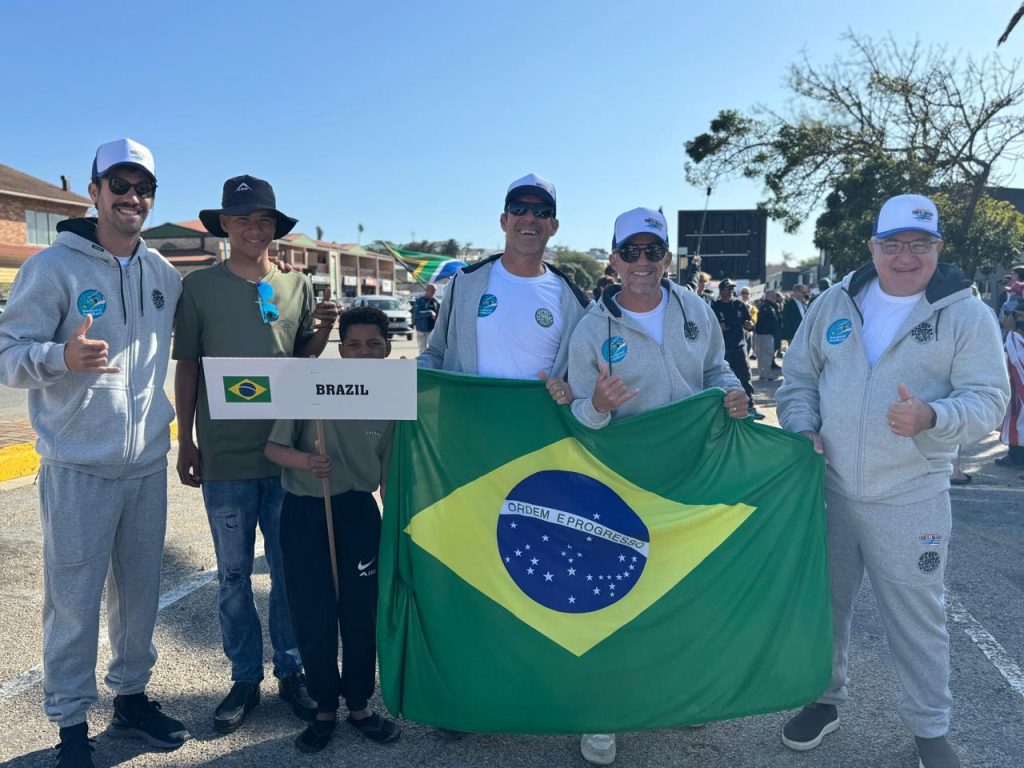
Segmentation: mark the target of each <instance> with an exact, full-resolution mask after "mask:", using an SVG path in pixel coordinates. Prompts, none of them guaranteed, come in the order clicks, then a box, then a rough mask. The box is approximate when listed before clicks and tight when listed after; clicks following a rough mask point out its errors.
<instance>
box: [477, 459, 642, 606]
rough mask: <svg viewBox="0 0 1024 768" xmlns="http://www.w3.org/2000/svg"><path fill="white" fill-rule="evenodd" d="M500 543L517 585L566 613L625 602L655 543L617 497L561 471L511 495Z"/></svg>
mask: <svg viewBox="0 0 1024 768" xmlns="http://www.w3.org/2000/svg"><path fill="white" fill-rule="evenodd" d="M497 538H498V551H499V552H500V554H501V561H502V563H503V564H504V566H505V570H506V571H508V575H509V576H511V577H512V580H513V581H514V582H515V583H516V586H517V587H519V589H521V590H522V591H523V593H524V594H526V595H527V596H528V597H529V598H530V599H531V600H533V601H534V602H537V603H540V604H541V605H543V606H544V607H546V608H550V609H552V610H555V611H559V612H561V613H590V612H591V611H599V610H601V609H602V608H607V607H608V606H610V605H613V604H614V603H616V602H618V601H619V600H621V599H622V598H623V597H625V596H626V595H627V594H628V593H629V591H630V590H632V589H633V587H634V585H636V583H637V582H638V581H639V580H640V574H642V573H643V571H644V566H645V565H646V564H647V556H648V554H649V550H650V543H651V535H650V533H649V532H648V530H647V526H646V525H644V523H643V520H641V519H640V516H639V515H637V513H636V512H635V511H633V509H632V508H630V506H629V505H628V504H627V503H626V502H625V501H623V500H622V498H621V497H620V496H619V495H618V494H617V493H615V491H613V490H612V489H611V488H609V487H608V486H607V485H605V484H604V483H602V482H599V481H598V480H595V479H594V478H592V477H588V476H587V475H583V474H580V473H578V472H568V471H564V470H545V471H542V472H537V473H535V474H532V475H530V476H528V477H526V478H523V480H521V481H520V482H519V483H517V484H516V486H515V488H513V489H512V490H511V491H509V493H508V496H507V497H506V498H505V500H504V501H503V502H502V505H501V514H500V515H499V516H498V530H497Z"/></svg>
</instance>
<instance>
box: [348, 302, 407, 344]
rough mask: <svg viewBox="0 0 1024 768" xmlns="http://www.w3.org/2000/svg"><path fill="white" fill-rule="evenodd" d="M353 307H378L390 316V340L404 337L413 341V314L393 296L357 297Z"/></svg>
mask: <svg viewBox="0 0 1024 768" xmlns="http://www.w3.org/2000/svg"><path fill="white" fill-rule="evenodd" d="M352 306H353V307H376V308H377V309H379V310H381V311H382V312H384V314H385V315H387V316H388V338H389V339H390V338H391V337H392V336H402V335H404V336H405V338H406V339H407V340H409V341H412V312H410V311H409V308H408V306H406V305H405V304H404V303H403V302H401V301H399V300H398V299H396V298H393V297H392V296H356V297H355V298H354V299H353V300H352Z"/></svg>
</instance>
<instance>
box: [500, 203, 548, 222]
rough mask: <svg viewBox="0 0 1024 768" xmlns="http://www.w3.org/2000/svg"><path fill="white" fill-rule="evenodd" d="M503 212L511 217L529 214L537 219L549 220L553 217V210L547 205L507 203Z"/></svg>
mask: <svg viewBox="0 0 1024 768" xmlns="http://www.w3.org/2000/svg"><path fill="white" fill-rule="evenodd" d="M505 210H506V211H508V212H509V213H511V214H512V215H513V216H525V215H526V214H527V212H530V213H532V214H533V215H534V216H536V217H537V218H538V219H550V218H552V217H553V216H554V215H555V209H554V208H552V207H551V206H550V205H548V204H547V203H509V204H508V208H506V209H505Z"/></svg>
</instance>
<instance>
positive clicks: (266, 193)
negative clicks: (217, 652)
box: [174, 176, 338, 733]
mask: <svg viewBox="0 0 1024 768" xmlns="http://www.w3.org/2000/svg"><path fill="white" fill-rule="evenodd" d="M199 218H200V220H201V221H202V222H203V225H204V226H205V227H206V229H207V230H208V231H209V232H210V234H213V235H216V236H218V237H226V238H227V239H228V243H229V245H230V247H231V256H230V258H229V259H228V260H227V261H224V262H222V263H220V264H217V265H215V266H212V267H209V268H208V269H204V270H200V271H197V272H192V273H191V274H189V275H188V276H186V277H185V280H184V285H183V290H182V296H181V301H180V302H179V305H178V314H177V319H176V321H175V334H174V359H175V360H177V361H178V364H177V370H176V372H175V381H174V395H175V407H176V410H177V414H178V476H179V478H180V480H181V482H182V483H184V484H185V485H190V486H195V487H200V486H201V487H202V489H203V501H204V502H205V504H206V513H207V516H208V518H209V521H210V530H211V532H212V534H213V543H214V549H215V551H216V553H217V579H218V582H219V584H220V593H219V603H220V629H221V637H222V639H223V643H224V653H225V655H226V656H227V657H228V659H229V660H230V661H231V680H232V686H231V690H230V691H229V692H228V695H227V696H226V698H225V699H224V700H223V701H222V702H221V703H220V705H219V706H218V707H217V709H216V711H215V712H214V719H213V725H214V728H215V729H216V730H217V731H218V732H220V733H230V732H232V731H234V730H236V729H237V728H239V727H240V726H241V725H242V723H243V722H245V719H246V717H247V716H248V714H249V712H250V711H251V710H252V709H253V707H255V706H256V705H257V704H258V703H259V700H260V682H261V681H262V680H263V632H262V628H261V624H260V617H259V613H258V612H257V610H256V603H255V602H254V600H253V593H252V580H251V576H252V567H253V557H254V546H255V539H256V527H257V525H258V526H259V528H260V530H261V531H262V532H263V544H264V551H265V552H266V556H267V564H268V565H269V566H270V616H269V623H270V641H271V645H272V646H273V665H274V676H275V677H276V678H277V679H278V694H279V696H280V698H281V699H283V700H284V701H285V702H287V703H288V704H289V705H290V706H291V708H292V711H293V712H294V713H295V714H296V716H298V717H301V718H303V719H305V720H311V719H312V718H313V717H314V715H315V714H316V704H315V702H314V701H313V700H312V699H311V698H310V697H309V694H308V693H307V691H306V684H305V679H304V677H303V674H302V663H301V660H300V658H299V652H298V649H297V647H296V640H295V633H294V630H293V629H292V622H291V617H290V614H289V610H288V598H287V594H286V592H285V588H284V571H283V565H282V559H281V544H280V538H279V531H280V522H281V505H282V502H283V501H284V493H285V492H284V489H283V488H282V487H281V481H280V467H278V466H277V465H275V464H273V463H272V462H270V461H269V460H267V459H266V457H265V456H264V455H263V450H264V447H265V446H266V444H267V438H268V436H269V435H270V429H271V427H273V426H274V424H273V421H265V420H264V421H258V420H253V421H242V420H232V421H218V422H217V423H216V424H214V423H213V422H212V421H211V418H210V405H209V402H208V400H207V393H206V382H205V380H204V378H203V377H201V376H200V374H199V369H200V362H201V360H202V358H203V357H204V356H210V357H311V356H312V357H316V356H319V355H320V353H321V352H323V350H324V347H325V346H326V345H327V340H328V337H329V336H330V333H331V328H332V327H333V326H334V322H335V320H337V318H338V307H337V305H336V304H335V303H334V302H333V301H331V299H330V293H329V292H328V293H326V294H325V296H324V300H323V301H321V302H320V303H318V304H315V299H314V293H313V285H312V283H311V282H310V281H309V278H308V277H307V276H306V275H304V274H302V273H301V272H287V273H286V272H282V271H280V270H279V269H277V267H276V266H275V265H274V264H273V263H271V261H270V255H269V254H270V245H271V243H272V242H273V241H274V240H277V239H280V238H282V237H284V236H285V235H286V234H288V233H289V232H290V231H291V230H292V228H293V227H294V226H295V225H296V223H297V221H296V220H295V219H293V218H291V217H289V216H286V215H285V214H283V213H281V211H279V210H278V209H277V202H276V198H275V196H274V190H273V187H271V186H270V184H269V183H267V182H266V181H264V180H263V179H258V178H256V177H254V176H236V177H234V178H231V179H228V180H227V181H226V182H225V183H224V190H223V196H222V204H221V207H220V208H218V209H209V210H203V211H200V212H199ZM314 304H315V305H314ZM193 426H195V427H196V432H197V434H198V438H199V444H198V446H197V445H196V442H195V441H194V440H193V437H192V428H193Z"/></svg>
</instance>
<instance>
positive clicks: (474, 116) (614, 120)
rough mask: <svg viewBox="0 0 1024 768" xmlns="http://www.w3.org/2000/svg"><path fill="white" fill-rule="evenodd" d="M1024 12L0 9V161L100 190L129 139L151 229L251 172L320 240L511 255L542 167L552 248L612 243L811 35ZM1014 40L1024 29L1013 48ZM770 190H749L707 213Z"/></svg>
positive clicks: (951, 29) (832, 52) (217, 5)
mask: <svg viewBox="0 0 1024 768" xmlns="http://www.w3.org/2000/svg"><path fill="white" fill-rule="evenodd" d="M1017 5H1018V3H1017V0H1002V1H997V0H976V1H975V2H972V3H969V4H966V3H963V2H962V0H936V2H931V3H909V2H893V1H892V0H887V1H883V0H857V2H854V3H832V2H822V1H821V0H819V1H818V2H797V1H796V0H771V1H769V2H765V1H763V0H762V2H758V3H754V2H748V1H747V0H744V1H743V2H726V1H724V0H719V2H714V1H712V2H699V3H698V2H689V1H688V0H676V1H675V2H672V1H662V0H651V1H650V2H647V3H643V4H639V5H637V4H633V3H625V2H612V1H611V0H591V1H590V2H587V1H584V0H579V1H566V2H558V1H557V0H551V1H550V2H533V3H530V2H501V3H495V2H486V1H485V0H476V1H475V2H454V1H452V2H449V1H446V0H436V1H435V2H432V3H421V2H390V1H388V0H380V1H378V2H359V3H353V2H330V3H328V2H311V1H308V0H289V2H280V1H277V2H269V1H268V0H249V1H248V2H245V3H241V2H233V1H230V2H220V1H219V0H206V2H193V1H192V0H180V1H178V2H150V3H141V4H128V5H124V4H119V5H115V4H113V3H88V4H87V3H83V2H53V1H51V0H5V2H4V8H3V15H2V19H3V26H4V34H3V38H4V43H3V54H2V61H3V64H4V69H5V77H4V91H3V101H2V104H3V113H4V114H3V115H2V118H0V162H2V163H5V164H7V165H11V166H13V167H15V168H17V169H19V170H21V171H24V172H27V173H30V174H32V175H34V176H38V177H40V178H44V179H47V180H49V181H52V182H54V183H59V178H60V176H61V174H68V175H70V176H71V178H72V184H73V188H74V189H75V191H77V192H79V193H83V194H84V193H85V187H86V184H87V181H88V173H89V166H90V163H91V161H92V155H93V153H94V151H95V148H96V146H97V145H98V144H100V143H102V142H104V141H108V140H110V139H113V138H118V137H121V136H130V137H132V138H134V139H136V140H138V141H141V142H142V143H144V144H146V145H148V146H149V147H150V148H151V149H152V150H153V152H154V154H155V156H156V161H157V175H158V178H159V182H160V190H159V192H158V194H157V202H156V208H155V210H154V212H153V214H152V216H151V219H150V223H151V224H156V223H161V222H164V221H177V220H182V219H191V218H195V217H196V213H197V212H198V210H199V209H200V208H214V207H219V204H220V192H221V186H222V184H223V182H224V180H225V179H226V178H228V177H230V176H234V175H238V174H241V173H250V174H253V175H255V176H260V177H262V178H265V179H268V180H269V181H270V182H271V183H272V184H273V185H274V187H275V190H276V191H277V196H278V204H279V207H280V208H281V209H282V210H284V211H285V212H286V213H288V214H289V215H292V216H295V217H296V218H298V219H299V220H300V222H299V227H298V229H299V230H301V231H305V232H307V233H309V234H313V233H314V230H315V227H316V226H317V225H320V226H322V227H323V228H324V230H325V237H326V238H328V239H332V240H337V241H340V242H353V241H355V239H356V226H357V224H359V223H362V224H363V225H364V226H365V228H366V231H365V232H364V233H363V235H362V242H364V243H365V242H368V241H370V240H373V239H377V238H382V239H389V240H394V241H406V240H408V239H410V238H412V236H413V233H415V237H416V239H432V240H440V239H447V238H449V237H454V238H455V239H457V240H459V241H460V242H465V241H470V242H472V243H473V244H474V245H475V246H479V247H487V248H494V249H498V248H499V247H500V246H501V243H502V233H501V230H500V228H499V225H498V216H499V215H500V212H501V206H502V201H503V198H504V191H505V188H506V186H507V185H508V183H509V182H510V181H512V180H513V179H515V178H517V177H519V176H521V175H523V174H525V173H528V172H531V171H533V172H536V173H539V174H541V175H543V176H546V177H547V178H549V179H551V180H552V181H553V182H554V183H555V185H556V187H557V189H558V200H559V220H560V222H561V229H560V230H559V232H558V234H557V235H556V236H555V237H554V238H553V239H552V244H553V245H567V246H570V247H572V248H577V249H584V250H585V249H587V248H591V247H604V248H607V247H608V245H609V241H610V239H611V227H612V222H613V220H614V218H615V216H616V215H618V214H619V213H621V212H622V211H624V210H627V209H629V208H633V207H636V206H638V205H644V206H649V207H658V206H664V208H665V211H666V213H667V214H668V219H669V224H670V229H671V235H672V237H673V243H674V242H675V238H674V236H675V215H674V212H675V211H676V210H678V209H680V208H703V206H704V192H703V190H700V189H696V188H693V187H690V186H688V185H687V184H686V183H685V179H684V178H683V164H684V153H683V143H684V142H685V141H686V140H687V139H689V138H692V137H693V136H694V135H696V134H698V133H700V132H701V131H703V130H705V129H706V128H707V125H708V122H709V120H710V119H711V118H712V117H713V116H714V115H715V114H716V113H717V112H718V111H719V110H720V109H722V108H728V107H733V108H739V109H743V110H746V109H748V108H749V107H751V106H752V105H754V104H758V103H763V104H768V105H772V106H782V105H783V104H784V103H785V100H786V98H787V94H786V91H785V90H784V88H783V82H784V76H785V72H786V68H787V65H788V64H789V63H790V62H792V61H794V60H795V59H796V58H797V57H798V56H799V55H800V53H801V51H802V50H806V52H807V54H808V55H809V56H810V58H811V59H812V60H814V61H816V62H822V63H824V62H830V61H832V60H833V59H835V58H836V57H837V56H838V55H840V54H841V53H842V52H843V51H844V50H845V48H844V46H843V44H842V43H841V41H840V39H839V38H840V35H841V34H842V32H843V31H844V30H846V29H852V30H853V31H855V32H858V33H870V34H873V35H882V34H887V33H891V34H892V35H893V36H894V37H895V38H896V39H897V40H900V41H911V40H913V39H914V38H915V36H916V37H919V38H920V39H921V40H922V42H925V43H934V44H938V45H944V46H947V47H948V48H949V49H950V50H951V51H960V52H964V53H971V54H973V55H975V56H978V57H980V56H984V55H989V54H994V53H995V41H996V38H997V37H998V36H999V34H1000V33H1001V32H1002V30H1003V27H1004V26H1005V24H1006V22H1007V21H1008V19H1009V17H1010V16H1011V15H1012V14H1013V11H1014V10H1015V8H1016V7H1017ZM965 9H969V10H965ZM1020 53H1024V24H1022V26H1021V27H1020V28H1019V29H1017V30H1016V32H1015V34H1014V35H1013V36H1012V37H1011V38H1010V41H1009V43H1008V44H1006V45H1004V46H1002V48H1001V49H1000V52H999V54H998V55H1000V56H1001V57H1002V58H1003V60H1004V61H1007V62H1008V61H1011V60H1012V59H1013V58H1014V57H1015V56H1017V55H1018V54H1020ZM1017 185H1024V178H1020V179H1017ZM760 195H761V189H760V185H759V184H757V183H753V182H742V181H737V182H734V183H729V184H726V185H723V186H722V187H720V188H719V189H717V190H715V192H714V194H713V196H712V203H711V205H712V207H713V208H749V207H753V205H754V204H755V203H756V202H757V200H758V199H760ZM812 228H813V225H812V223H808V224H807V225H805V226H804V227H803V229H802V230H801V232H800V233H799V234H798V235H797V236H795V237H791V236H787V235H784V234H783V232H782V230H781V227H778V226H772V227H771V228H770V230H769V239H768V255H769V261H778V260H779V258H778V256H779V254H780V253H781V252H782V251H783V250H787V251H791V252H794V253H795V254H796V255H797V257H807V256H813V255H814V250H813V246H812V244H811V233H812Z"/></svg>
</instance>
